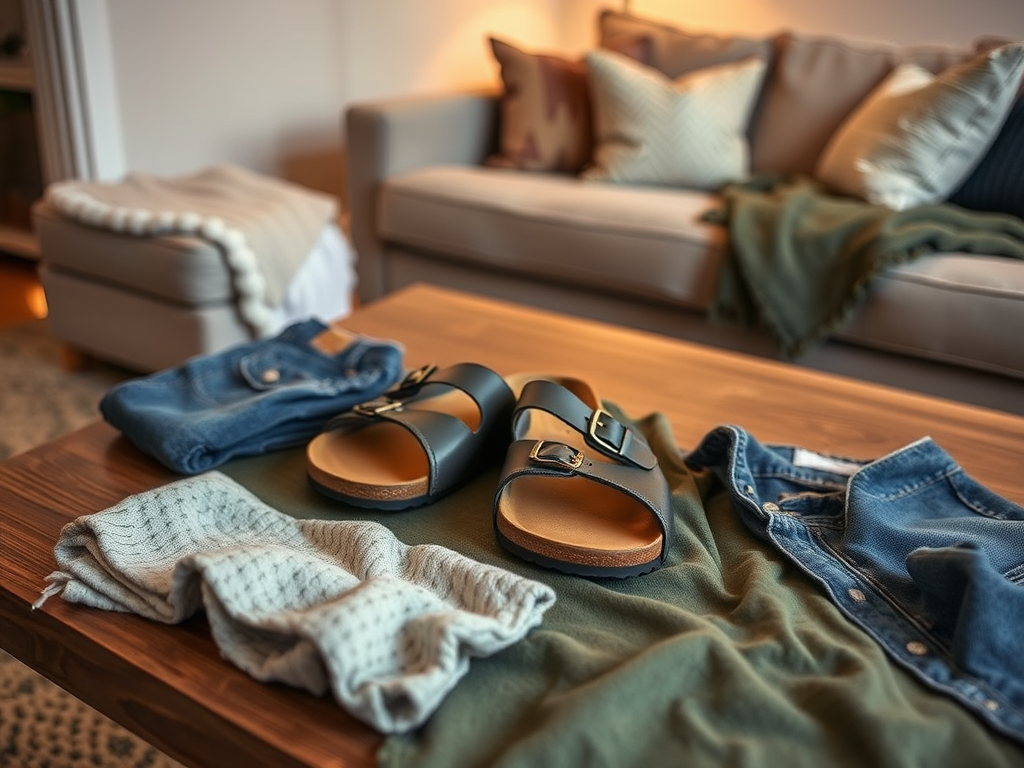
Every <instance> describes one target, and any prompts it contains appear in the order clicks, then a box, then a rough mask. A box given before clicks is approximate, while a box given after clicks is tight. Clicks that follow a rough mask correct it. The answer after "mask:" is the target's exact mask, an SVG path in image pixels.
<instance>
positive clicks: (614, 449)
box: [587, 406, 625, 456]
mask: <svg viewBox="0 0 1024 768" xmlns="http://www.w3.org/2000/svg"><path fill="white" fill-rule="evenodd" d="M601 416H607V417H608V418H609V419H611V420H612V421H615V417H614V416H612V415H611V414H610V413H609V412H608V411H606V410H605V409H604V408H601V407H600V406H599V407H597V408H595V409H594V412H593V413H591V414H590V422H589V423H588V424H587V434H588V435H589V436H590V439H591V440H593V441H594V442H595V443H597V445H598V446H600V447H601V448H605V449H607V450H608V451H610V452H611V453H613V454H615V455H616V456H621V455H622V445H612V444H611V443H609V442H608V441H607V440H605V439H604V438H603V437H601V436H600V435H598V434H597V428H598V427H603V426H604V422H603V421H601V419H600V417H601ZM623 444H625V441H623Z"/></svg>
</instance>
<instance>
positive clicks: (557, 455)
mask: <svg viewBox="0 0 1024 768" xmlns="http://www.w3.org/2000/svg"><path fill="white" fill-rule="evenodd" d="M583 458H584V456H583V451H577V450H576V449H575V448H573V447H572V446H571V445H566V444H565V443H559V442H555V441H553V440H538V441H537V442H536V444H535V445H534V446H533V449H532V450H531V451H530V460H531V461H535V462H537V463H538V464H550V465H553V466H556V467H560V468H562V469H567V470H569V471H572V470H576V469H579V468H580V467H581V466H582V465H583Z"/></svg>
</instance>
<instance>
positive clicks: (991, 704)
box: [982, 699, 999, 712]
mask: <svg viewBox="0 0 1024 768" xmlns="http://www.w3.org/2000/svg"><path fill="white" fill-rule="evenodd" d="M982 706H984V707H985V709H987V710H988V711H989V712H995V711H996V710H997V709H999V702H998V701H993V700H992V699H985V703H984V704H983V705H982Z"/></svg>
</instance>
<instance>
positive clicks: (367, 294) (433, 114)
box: [345, 93, 499, 301]
mask: <svg viewBox="0 0 1024 768" xmlns="http://www.w3.org/2000/svg"><path fill="white" fill-rule="evenodd" d="M498 103H499V102H498V96H497V95H496V94H493V93H458V94H446V95H441V96H429V97H418V98H408V99H398V100H388V101H372V102H363V103H358V104H353V105H352V106H350V107H349V108H348V109H347V110H346V113H345V130H346V136H347V141H348V207H349V214H350V227H351V234H352V241H353V246H354V248H355V251H356V256H357V261H356V272H357V274H358V277H359V296H360V298H361V299H362V300H363V301H372V300H373V299H375V298H378V297H379V296H381V295H383V294H384V292H385V290H386V285H385V281H384V264H383V242H382V241H381V239H380V237H379V235H378V233H377V220H378V216H377V204H378V198H379V192H380V187H381V183H382V182H383V181H385V180H386V179H387V178H388V177H390V176H394V175H396V174H400V173H405V172H407V171H411V170H415V169H416V168H422V167H424V166H429V165H441V164H444V165H479V164H480V163H482V162H483V161H484V159H485V158H486V157H487V156H488V154H490V153H492V152H494V151H495V149H496V147H497V129H498Z"/></svg>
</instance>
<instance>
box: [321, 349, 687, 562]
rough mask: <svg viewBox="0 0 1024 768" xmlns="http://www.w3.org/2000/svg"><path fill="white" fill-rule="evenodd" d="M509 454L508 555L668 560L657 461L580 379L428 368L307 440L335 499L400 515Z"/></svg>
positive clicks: (498, 507)
mask: <svg viewBox="0 0 1024 768" xmlns="http://www.w3.org/2000/svg"><path fill="white" fill-rule="evenodd" d="M510 429H511V438H512V441H511V444H510V443H509V437H510ZM502 457H504V466H503V468H502V470H501V476H500V481H499V483H498V488H497V491H496V493H495V499H494V506H493V510H492V516H493V521H494V531H495V536H496V538H497V540H498V542H499V543H500V544H501V546H503V547H504V548H505V549H507V550H508V551H510V552H512V553H513V554H515V555H517V556H519V557H521V558H523V559H525V560H528V561H530V562H533V563H536V564H537V565H541V566H544V567H547V568H553V569H556V570H559V571H562V572H565V573H570V574H574V575H580V576H591V577H609V576H610V577H627V576H634V575H639V574H642V573H646V572H648V571H651V570H653V569H655V568H657V567H659V566H661V565H663V564H664V562H665V558H666V557H667V554H668V550H669V543H670V541H671V539H672V529H671V521H672V516H671V510H670V504H669V498H670V492H669V488H668V482H667V481H666V479H665V476H664V475H663V474H662V472H661V470H660V468H659V467H658V462H657V458H656V457H655V456H654V454H653V452H652V451H651V449H650V447H649V446H648V445H647V443H646V441H645V440H644V438H643V437H642V436H641V435H639V434H638V433H637V432H635V431H634V430H633V429H632V428H630V427H628V426H626V425H624V424H622V423H621V422H619V421H618V420H616V419H615V418H614V417H613V416H612V414H610V413H609V412H608V411H607V410H605V409H604V408H603V407H602V406H601V403H600V400H599V399H598V398H597V396H596V395H595V394H594V392H593V390H592V388H591V387H590V386H589V385H587V384H586V383H585V382H582V381H580V380H578V379H570V378H555V377H549V376H540V375H531V374H519V375H516V376H511V377H508V378H502V377H501V376H499V375H498V374H497V373H495V372H494V371H491V370H490V369H488V368H486V367H484V366H480V365H477V364H475V363H459V364H457V365H453V366H450V367H448V368H444V369H439V368H437V367H436V366H426V367H424V368H421V369H418V370H416V371H413V372H412V373H410V374H409V376H407V377H406V379H405V380H404V381H403V382H402V383H401V384H399V385H398V386H397V387H395V388H394V389H393V390H391V391H389V392H387V393H386V394H385V395H383V396H382V397H380V398H378V399H376V400H373V401H370V402H368V403H363V404H361V405H358V406H356V407H354V408H353V409H351V410H350V411H346V412H344V413H342V414H339V415H338V416H336V417H335V418H334V419H332V420H331V421H330V422H329V423H328V424H327V425H326V427H325V428H324V431H323V432H322V433H321V434H320V435H319V436H317V437H316V438H314V439H313V440H312V441H311V442H310V443H309V445H308V447H307V472H308V476H309V481H310V484H311V485H312V486H313V488H315V489H316V490H317V491H319V492H321V493H323V494H325V495H327V496H330V497H332V498H335V499H339V500H341V501H344V502H347V503H349V504H353V505H355V506H359V507H367V508H372V509H379V510H387V511H395V510H402V509H410V508H414V507H418V506H422V505H425V504H430V503H432V502H433V501H436V500H437V499H439V498H441V497H442V496H444V495H446V494H448V493H450V492H452V491H454V490H455V489H456V488H458V487H459V486H461V485H463V484H464V483H465V482H467V481H469V480H470V479H472V478H473V477H475V476H477V475H478V474H480V473H481V472H482V471H483V470H485V469H487V468H488V467H490V466H493V465H497V464H498V463H499V462H500V461H501V460H502Z"/></svg>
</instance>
